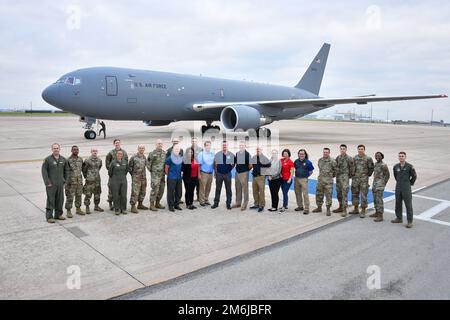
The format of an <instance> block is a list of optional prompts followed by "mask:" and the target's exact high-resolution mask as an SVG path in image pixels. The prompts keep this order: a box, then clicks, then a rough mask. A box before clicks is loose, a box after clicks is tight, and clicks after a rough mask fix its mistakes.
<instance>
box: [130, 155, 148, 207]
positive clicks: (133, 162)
mask: <svg viewBox="0 0 450 320" xmlns="http://www.w3.org/2000/svg"><path fill="white" fill-rule="evenodd" d="M128 167H129V168H130V173H131V197H130V204H131V205H135V204H136V203H138V202H139V203H141V202H143V201H144V199H145V193H146V191H147V173H146V171H145V170H147V169H146V168H147V158H146V157H145V155H142V156H141V155H140V154H138V153H136V154H135V155H134V156H132V157H131V158H130V162H129V163H128Z"/></svg>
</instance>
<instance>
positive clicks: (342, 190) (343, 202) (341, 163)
mask: <svg viewBox="0 0 450 320" xmlns="http://www.w3.org/2000/svg"><path fill="white" fill-rule="evenodd" d="M339 149H340V151H341V154H340V155H338V156H337V157H336V164H337V168H336V193H337V198H338V201H339V208H337V209H335V210H333V212H334V213H341V215H342V216H343V217H346V216H347V206H348V199H347V198H348V189H349V185H350V178H351V177H352V176H353V174H354V173H355V163H354V162H353V158H352V157H350V156H349V155H348V154H347V146H346V145H345V144H341V146H340V147H339Z"/></svg>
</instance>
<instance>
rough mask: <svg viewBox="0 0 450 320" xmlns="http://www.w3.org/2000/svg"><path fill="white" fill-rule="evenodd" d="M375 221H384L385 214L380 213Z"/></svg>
mask: <svg viewBox="0 0 450 320" xmlns="http://www.w3.org/2000/svg"><path fill="white" fill-rule="evenodd" d="M373 221H375V222H381V221H383V214H382V213H378V216H377V217H376V218H375V219H374V220H373Z"/></svg>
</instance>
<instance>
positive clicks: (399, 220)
mask: <svg viewBox="0 0 450 320" xmlns="http://www.w3.org/2000/svg"><path fill="white" fill-rule="evenodd" d="M391 223H403V220H402V219H399V218H395V219H394V220H391Z"/></svg>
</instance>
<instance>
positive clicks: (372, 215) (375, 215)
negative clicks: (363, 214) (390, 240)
mask: <svg viewBox="0 0 450 320" xmlns="http://www.w3.org/2000/svg"><path fill="white" fill-rule="evenodd" d="M378 215H379V213H378V212H375V213H372V214H371V215H370V216H369V218H377V217H378Z"/></svg>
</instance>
